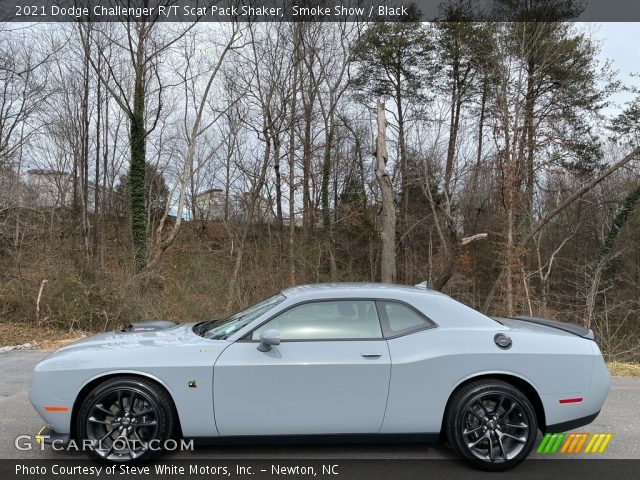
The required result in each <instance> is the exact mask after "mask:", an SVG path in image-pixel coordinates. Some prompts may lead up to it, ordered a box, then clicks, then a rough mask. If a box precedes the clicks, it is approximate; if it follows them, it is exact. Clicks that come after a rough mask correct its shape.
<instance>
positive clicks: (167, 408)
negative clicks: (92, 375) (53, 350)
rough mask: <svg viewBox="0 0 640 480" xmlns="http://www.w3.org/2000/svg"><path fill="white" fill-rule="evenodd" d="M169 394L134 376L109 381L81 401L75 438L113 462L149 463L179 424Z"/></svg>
mask: <svg viewBox="0 0 640 480" xmlns="http://www.w3.org/2000/svg"><path fill="white" fill-rule="evenodd" d="M172 405H173V402H172V400H171V397H170V396H169V394H168V393H167V392H166V391H165V390H164V389H163V388H161V387H159V386H158V385H157V384H155V383H154V382H152V381H150V380H147V379H144V378H139V377H133V376H121V377H115V378H112V379H109V380H106V381H105V382H104V383H101V384H100V385H98V386H97V387H95V388H94V389H93V390H92V391H91V392H90V393H89V395H87V397H86V398H85V399H84V401H83V402H82V404H81V406H80V409H79V410H78V417H77V421H76V438H78V439H79V440H81V441H88V442H90V443H91V448H90V449H89V450H88V452H89V454H90V455H91V456H93V457H96V458H98V459H101V460H108V461H111V462H129V461H133V460H146V459H149V458H151V457H153V456H154V455H156V454H158V453H159V452H161V451H162V450H163V446H164V444H165V441H166V440H168V439H169V438H171V435H172V433H173V430H174V426H175V424H176V421H175V418H176V416H175V413H174V412H173V408H172Z"/></svg>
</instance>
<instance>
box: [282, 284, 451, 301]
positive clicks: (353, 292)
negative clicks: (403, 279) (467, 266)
mask: <svg viewBox="0 0 640 480" xmlns="http://www.w3.org/2000/svg"><path fill="white" fill-rule="evenodd" d="M281 293H282V294H283V295H284V296H285V297H287V298H290V297H301V296H304V297H317V298H331V297H349V296H353V297H365V298H366V297H372V298H377V297H387V296H388V297H394V296H403V295H407V294H409V295H410V294H418V295H424V294H425V293H427V294H433V295H442V294H441V293H440V292H438V291H436V290H431V289H429V288H427V287H426V286H425V285H424V284H421V285H415V286H413V285H395V284H390V283H373V282H371V283H367V282H354V283H348V282H345V283H313V284H308V285H298V286H295V287H290V288H286V289H284V290H282V292H281Z"/></svg>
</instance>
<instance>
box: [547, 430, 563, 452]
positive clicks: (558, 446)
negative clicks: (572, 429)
mask: <svg viewBox="0 0 640 480" xmlns="http://www.w3.org/2000/svg"><path fill="white" fill-rule="evenodd" d="M565 436H566V433H561V434H559V435H558V439H557V440H556V443H555V444H554V445H553V447H551V450H550V452H549V453H556V451H557V450H558V448H560V444H561V443H562V440H564V437H565Z"/></svg>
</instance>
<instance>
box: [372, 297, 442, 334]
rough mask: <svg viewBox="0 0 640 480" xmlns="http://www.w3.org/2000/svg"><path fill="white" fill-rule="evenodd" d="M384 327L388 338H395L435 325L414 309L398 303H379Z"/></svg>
mask: <svg viewBox="0 0 640 480" xmlns="http://www.w3.org/2000/svg"><path fill="white" fill-rule="evenodd" d="M379 306H380V307H381V309H382V312H381V313H380V315H381V316H382V320H383V321H382V326H383V329H384V334H385V336H387V337H395V336H398V335H404V334H407V333H411V332H414V331H416V330H422V329H424V328H428V327H432V326H434V324H433V323H432V322H430V321H429V320H428V319H427V318H426V317H424V316H423V315H421V314H420V313H418V312H417V311H416V310H414V309H413V308H411V307H409V306H408V305H405V304H403V303H398V302H379Z"/></svg>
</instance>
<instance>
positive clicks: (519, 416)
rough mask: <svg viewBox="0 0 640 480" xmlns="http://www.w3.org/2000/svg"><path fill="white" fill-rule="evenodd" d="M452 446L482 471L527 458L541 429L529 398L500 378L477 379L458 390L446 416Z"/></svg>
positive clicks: (448, 437)
mask: <svg viewBox="0 0 640 480" xmlns="http://www.w3.org/2000/svg"><path fill="white" fill-rule="evenodd" d="M445 429H446V435H447V439H448V441H449V443H450V444H451V446H452V447H453V449H454V450H455V451H456V452H457V453H458V454H459V455H460V456H462V457H464V458H466V459H467V460H468V461H469V462H470V463H471V464H472V465H474V466H475V467H477V468H480V469H483V470H492V471H499V470H508V469H510V468H513V467H515V466H516V465H517V464H518V463H520V462H521V461H522V460H524V459H525V458H526V457H527V456H528V455H529V453H530V452H531V449H532V448H533V446H534V444H535V441H536V436H537V432H538V423H537V421H536V415H535V411H534V409H533V406H532V405H531V402H530V401H529V399H528V398H527V397H526V396H525V395H524V394H523V393H522V392H521V391H520V390H518V389H517V388H515V387H514V386H513V385H510V384H509V383H507V382H503V381H500V380H478V381H476V382H471V383H469V384H467V385H465V386H463V387H462V388H460V389H459V390H458V391H456V392H455V394H454V396H453V397H452V399H451V402H450V404H449V407H448V409H447V413H446V419H445Z"/></svg>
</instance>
